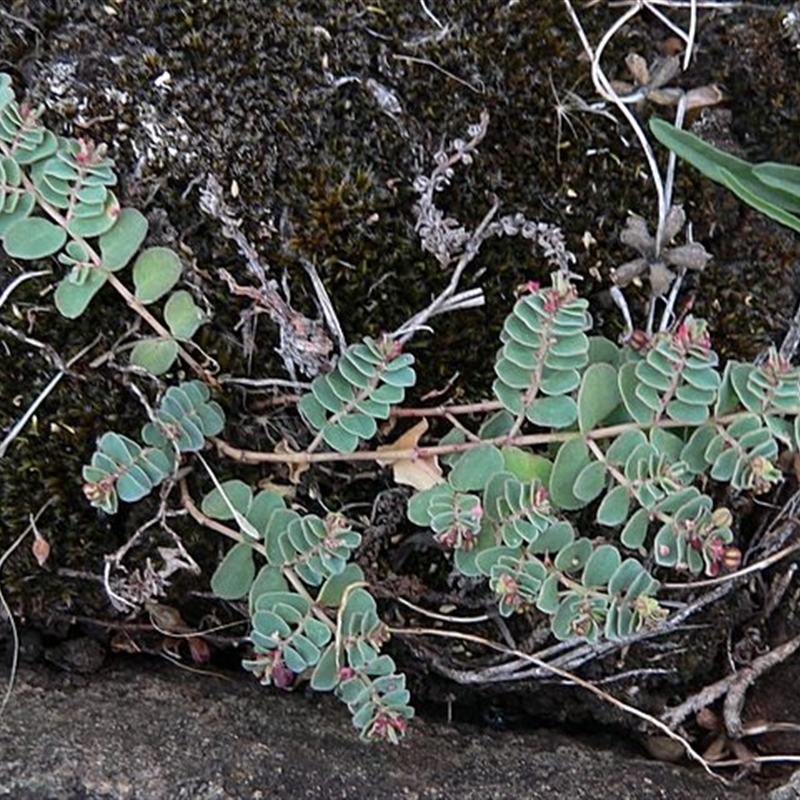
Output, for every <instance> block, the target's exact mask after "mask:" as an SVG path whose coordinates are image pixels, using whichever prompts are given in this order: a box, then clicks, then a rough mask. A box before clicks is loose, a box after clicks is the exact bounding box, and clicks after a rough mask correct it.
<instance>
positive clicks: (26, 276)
mask: <svg viewBox="0 0 800 800" xmlns="http://www.w3.org/2000/svg"><path fill="white" fill-rule="evenodd" d="M52 274H53V273H52V272H51V270H49V269H40V270H37V271H36V272H23V273H22V275H17V277H16V278H14V280H13V281H11V283H9V284H8V286H6V288H5V289H3V293H2V294H0V308H2V307H3V305H4V304H5V302H6V300H8V298H9V297H11V293H12V292H13V291H14V289H16V288H17V286H19V285H20V284H21V283H23V282H24V281H27V280H30V279H31V278H40V277H41V276H42V275H52Z"/></svg>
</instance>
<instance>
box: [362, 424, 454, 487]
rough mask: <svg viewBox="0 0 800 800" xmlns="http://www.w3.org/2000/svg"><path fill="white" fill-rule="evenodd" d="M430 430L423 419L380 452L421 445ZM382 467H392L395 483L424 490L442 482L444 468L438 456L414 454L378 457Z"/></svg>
mask: <svg viewBox="0 0 800 800" xmlns="http://www.w3.org/2000/svg"><path fill="white" fill-rule="evenodd" d="M427 430H428V421H427V420H425V419H423V420H422V421H420V422H418V423H417V424H416V425H415V426H414V427H413V428H410V429H409V430H407V431H406V432H405V433H404V434H403V435H402V436H400V438H399V439H397V440H396V441H394V442H393V443H392V444H386V445H382V446H381V447H379V448H378V452H383V453H391V452H393V451H397V450H412V449H414V450H415V449H416V448H417V447H418V446H419V440H420V439H421V438H422V436H423V435H424V434H425V433H426V431H427ZM375 460H376V461H377V462H378V464H380V465H381V466H382V467H391V468H392V474H393V476H394V480H395V483H400V484H403V485H405V486H413V487H414V488H415V489H419V490H420V491H422V490H423V489H430V488H431V486H436V484H437V483H441V482H442V481H443V480H444V479H443V478H442V468H441V467H440V466H439V459H438V458H437V457H436V456H420V455H414V456H412V457H411V458H396V459H394V458H377V459H375Z"/></svg>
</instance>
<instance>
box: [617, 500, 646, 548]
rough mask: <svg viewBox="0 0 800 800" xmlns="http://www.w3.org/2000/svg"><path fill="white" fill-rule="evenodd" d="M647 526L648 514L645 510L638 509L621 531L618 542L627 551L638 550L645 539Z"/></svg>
mask: <svg viewBox="0 0 800 800" xmlns="http://www.w3.org/2000/svg"><path fill="white" fill-rule="evenodd" d="M649 525H650V512H649V511H648V510H647V509H646V508H640V509H639V510H638V511H636V512H635V513H634V515H633V516H632V517H631V518H630V519H629V520H628V522H627V524H626V525H625V527H624V528H623V529H622V533H621V534H620V537H619V540H620V541H621V542H622V544H624V545H625V547H627V548H628V549H629V550H638V549H639V548H640V547H641V546H642V545H643V544H644V540H645V539H646V538H647V529H648V527H649Z"/></svg>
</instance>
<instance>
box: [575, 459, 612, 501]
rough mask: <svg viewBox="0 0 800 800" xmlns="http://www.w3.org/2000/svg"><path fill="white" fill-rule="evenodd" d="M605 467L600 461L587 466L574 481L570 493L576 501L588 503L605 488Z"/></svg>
mask: <svg viewBox="0 0 800 800" xmlns="http://www.w3.org/2000/svg"><path fill="white" fill-rule="evenodd" d="M606 474H607V473H606V467H605V464H603V463H602V462H601V461H593V462H592V463H591V464H587V465H586V466H585V467H584V468H583V469H582V470H581V471H580V472H579V473H578V477H577V478H576V479H575V484H574V485H573V487H572V493H573V494H574V495H575V497H576V498H577V499H578V500H582V501H583V502H584V503H590V502H591V501H592V500H594V499H595V497H597V495H599V494H600V492H602V491H603V489H604V488H605V486H606Z"/></svg>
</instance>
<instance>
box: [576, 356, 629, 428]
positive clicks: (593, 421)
mask: <svg viewBox="0 0 800 800" xmlns="http://www.w3.org/2000/svg"><path fill="white" fill-rule="evenodd" d="M621 402H622V396H621V395H620V392H619V387H618V385H617V370H616V368H615V367H613V366H611V364H606V363H603V362H601V363H597V364H590V365H589V366H588V367H587V369H586V372H585V373H584V376H583V382H582V383H581V388H580V391H579V392H578V423H579V425H580V429H581V431H583V432H584V433H586V432H587V431H591V430H593V429H594V428H595V427H597V425H598V424H599V423H601V422H603V420H605V419H606V418H607V417H608V416H609V414H611V412H612V411H614V409H615V408H616V407H617V406H618V405H619V404H620V403H621Z"/></svg>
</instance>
